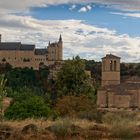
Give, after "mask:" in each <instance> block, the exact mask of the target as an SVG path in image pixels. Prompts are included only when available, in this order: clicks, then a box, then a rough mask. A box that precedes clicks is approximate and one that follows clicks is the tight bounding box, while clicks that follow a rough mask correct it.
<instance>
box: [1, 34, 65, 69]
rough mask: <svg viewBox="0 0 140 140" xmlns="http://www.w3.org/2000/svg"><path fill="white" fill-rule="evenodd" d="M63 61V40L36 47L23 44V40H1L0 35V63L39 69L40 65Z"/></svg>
mask: <svg viewBox="0 0 140 140" xmlns="http://www.w3.org/2000/svg"><path fill="white" fill-rule="evenodd" d="M62 61H63V41H62V37H61V35H60V38H59V41H58V42H55V43H50V42H49V44H48V47H47V48H43V49H39V48H35V45H30V44H21V42H1V35H0V63H2V64H3V63H9V64H10V65H12V67H14V68H15V67H21V68H24V67H28V68H33V69H34V70H38V69H39V67H40V65H46V66H50V65H55V64H56V63H57V64H61V63H62Z"/></svg>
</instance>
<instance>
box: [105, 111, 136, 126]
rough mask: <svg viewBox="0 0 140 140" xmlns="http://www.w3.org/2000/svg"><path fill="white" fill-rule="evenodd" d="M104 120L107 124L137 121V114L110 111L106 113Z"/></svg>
mask: <svg viewBox="0 0 140 140" xmlns="http://www.w3.org/2000/svg"><path fill="white" fill-rule="evenodd" d="M102 121H103V122H104V123H106V124H111V125H112V124H118V123H119V122H126V123H129V122H134V121H135V114H133V113H127V112H121V111H120V112H114V113H111V112H108V113H106V114H105V115H104V116H103V118H102Z"/></svg>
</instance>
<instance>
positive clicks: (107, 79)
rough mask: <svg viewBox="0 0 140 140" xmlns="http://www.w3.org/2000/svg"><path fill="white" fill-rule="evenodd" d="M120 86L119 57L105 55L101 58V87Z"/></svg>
mask: <svg viewBox="0 0 140 140" xmlns="http://www.w3.org/2000/svg"><path fill="white" fill-rule="evenodd" d="M118 84H120V57H117V56H115V55H112V54H107V55H106V56H105V57H103V58H102V86H103V87H104V86H107V85H118Z"/></svg>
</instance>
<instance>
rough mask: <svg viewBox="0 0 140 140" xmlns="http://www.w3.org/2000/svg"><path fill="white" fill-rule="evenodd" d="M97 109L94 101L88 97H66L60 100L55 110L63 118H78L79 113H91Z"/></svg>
mask: <svg viewBox="0 0 140 140" xmlns="http://www.w3.org/2000/svg"><path fill="white" fill-rule="evenodd" d="M94 109H95V105H94V103H93V101H92V100H91V99H89V98H87V97H86V96H64V97H63V98H61V99H58V101H57V103H56V107H55V110H56V111H58V112H60V115H61V116H70V117H76V116H78V113H79V112H84V111H86V112H90V111H92V110H94Z"/></svg>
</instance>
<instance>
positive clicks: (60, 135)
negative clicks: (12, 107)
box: [0, 120, 140, 140]
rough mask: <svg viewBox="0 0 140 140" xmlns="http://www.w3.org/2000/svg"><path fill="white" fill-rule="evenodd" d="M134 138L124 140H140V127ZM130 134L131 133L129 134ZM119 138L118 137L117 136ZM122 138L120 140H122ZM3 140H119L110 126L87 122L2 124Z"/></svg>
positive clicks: (37, 121)
mask: <svg viewBox="0 0 140 140" xmlns="http://www.w3.org/2000/svg"><path fill="white" fill-rule="evenodd" d="M133 129H135V131H133V132H134V133H133V135H132V136H130V135H129V136H128V137H125V136H123V135H122V134H121V133H120V135H121V137H122V138H124V139H126V140H127V139H128V138H129V139H136V140H139V139H140V126H139V125H136V126H135V128H133ZM128 133H129V132H128ZM117 137H118V136H117ZM122 138H120V139H122ZM0 139H1V140H112V139H113V140H114V139H117V140H118V139H119V137H118V138H115V136H114V135H113V134H112V133H111V131H110V126H107V125H104V124H97V123H95V122H90V121H87V120H75V121H72V123H70V122H69V121H68V120H65V121H62V120H61V121H57V122H53V121H45V120H43V121H42V120H28V121H27V120H25V121H13V122H7V121H4V122H1V124H0Z"/></svg>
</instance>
